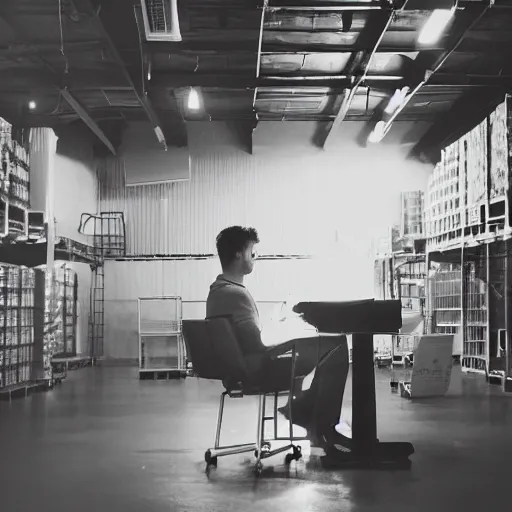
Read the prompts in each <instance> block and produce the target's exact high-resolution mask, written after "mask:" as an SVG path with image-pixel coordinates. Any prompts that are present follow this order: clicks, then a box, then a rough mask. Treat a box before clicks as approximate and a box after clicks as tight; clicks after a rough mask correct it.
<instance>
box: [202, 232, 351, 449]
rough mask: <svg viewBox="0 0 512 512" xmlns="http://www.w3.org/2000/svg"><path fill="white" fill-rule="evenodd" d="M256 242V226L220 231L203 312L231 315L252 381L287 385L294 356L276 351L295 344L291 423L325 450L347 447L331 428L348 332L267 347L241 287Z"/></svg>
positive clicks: (344, 377)
mask: <svg viewBox="0 0 512 512" xmlns="http://www.w3.org/2000/svg"><path fill="white" fill-rule="evenodd" d="M257 243H259V238H258V233H257V231H256V230H255V229H254V228H244V227H241V226H232V227H229V228H226V229H224V230H223V231H221V232H220V233H219V235H218V236H217V252H218V255H219V258H220V262H221V265H222V274H220V275H219V276H218V277H217V279H216V280H215V282H214V283H213V284H212V285H211V286H210V293H209V294H208V299H207V301H206V316H207V318H210V317H214V316H225V315H231V317H232V321H233V325H234V329H235V334H236V337H237V341H238V343H239V346H240V350H241V352H242V354H243V355H244V359H245V361H246V366H247V368H248V371H249V374H250V378H251V381H252V382H253V383H254V384H256V385H257V384H258V382H265V384H266V385H267V386H269V385H270V386H273V388H275V389H289V387H290V386H289V384H290V380H291V371H292V360H291V358H277V355H279V354H283V352H286V348H287V347H290V344H291V343H294V344H295V348H296V352H297V357H296V365H295V375H296V380H295V386H294V388H295V392H294V395H295V396H294V399H293V401H292V420H293V423H294V424H296V425H300V426H302V427H304V428H306V430H307V431H308V436H309V438H310V440H311V442H312V443H313V444H316V445H320V446H322V447H324V448H325V449H328V448H332V447H336V449H338V450H342V451H345V449H350V446H351V439H350V438H347V437H345V436H343V435H341V434H339V433H338V432H337V431H336V430H335V428H334V427H335V426H336V425H337V424H338V421H339V417H340V413H341V404H342V401H343V393H344V390H345V382H346V380H347V375H348V369H349V356H348V345H347V339H346V336H341V335H340V336H334V337H333V336H316V337H313V338H301V339H296V340H293V341H288V342H286V346H284V345H283V344H278V345H273V346H266V345H265V344H264V343H263V342H262V338H261V332H262V327H261V323H260V317H259V313H258V307H257V305H256V302H255V301H254V299H253V297H252V296H251V294H250V293H249V291H248V290H247V288H246V287H245V286H244V276H246V275H248V274H250V273H251V272H252V270H253V267H254V261H255V259H256V253H255V250H254V246H255V244H257ZM288 350H289V348H288ZM313 370H314V371H315V374H314V377H313V380H312V382H311V386H310V387H309V389H306V390H303V389H302V383H303V380H304V377H305V376H306V375H308V374H310V373H311V372H312V371H313ZM279 412H280V413H281V414H283V415H284V416H285V417H286V418H288V406H285V407H281V408H280V409H279Z"/></svg>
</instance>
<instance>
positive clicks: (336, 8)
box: [269, 1, 383, 12]
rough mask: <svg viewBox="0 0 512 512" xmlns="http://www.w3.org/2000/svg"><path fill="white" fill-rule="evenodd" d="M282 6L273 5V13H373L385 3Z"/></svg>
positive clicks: (294, 4) (288, 3)
mask: <svg viewBox="0 0 512 512" xmlns="http://www.w3.org/2000/svg"><path fill="white" fill-rule="evenodd" d="M279 3H280V4H281V5H272V6H270V7H269V9H270V10H271V11H299V12H307V11H314V12H322V11H323V12H325V11H330V12H341V11H372V10H379V9H382V4H383V2H368V1H365V2H338V3H335V2H329V3H327V2H326V3H324V4H313V5H311V4H310V5H300V2H283V1H281V2H279Z"/></svg>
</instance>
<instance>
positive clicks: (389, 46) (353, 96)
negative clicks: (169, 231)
mask: <svg viewBox="0 0 512 512" xmlns="http://www.w3.org/2000/svg"><path fill="white" fill-rule="evenodd" d="M263 1H264V0H258V1H254V0H178V8H179V11H178V12H179V25H180V31H181V35H182V41H181V42H147V41H146V40H145V36H144V29H143V27H141V25H142V21H141V13H142V11H141V2H140V0H2V1H1V2H0V73H1V77H2V78H1V80H0V116H3V117H5V118H7V119H8V120H10V121H11V122H13V124H16V125H19V126H30V127H33V126H51V127H54V128H55V129H57V130H59V129H65V128H66V127H67V126H69V124H70V123H85V124H86V125H87V126H89V128H90V129H91V131H92V132H93V133H95V134H96V137H97V140H100V141H102V145H103V146H104V147H105V148H108V149H109V150H110V152H115V151H116V149H117V147H118V145H119V141H120V137H121V134H122V131H123V129H124V128H125V127H126V125H127V123H129V122H130V121H141V120H146V121H148V129H151V124H152V125H153V127H157V126H158V127H159V128H160V129H161V131H162V136H161V137H160V140H161V141H162V147H163V146H164V145H165V144H167V145H169V146H172V145H178V146H182V145H186V143H187V135H186V133H187V132H186V123H187V122H193V121H195V120H212V121H215V120H226V121H231V122H233V123H237V126H238V127H239V129H240V130H246V131H247V133H248V134H250V133H251V132H252V130H253V129H254V127H255V126H256V125H257V123H262V122H265V121H269V120H272V121H286V122H293V121H318V133H317V136H316V138H315V139H316V144H317V145H319V146H321V147H325V148H326V149H327V148H328V144H330V143H331V140H332V138H333V137H331V134H332V133H334V132H335V131H336V127H337V126H339V124H340V123H342V122H351V121H362V122H364V123H365V126H366V127H367V131H368V133H369V132H370V131H371V130H372V128H373V126H375V123H376V122H378V121H382V122H383V123H384V125H385V127H386V129H387V128H390V127H391V125H392V124H393V122H399V121H418V122H421V123H422V124H424V123H428V124H427V126H430V129H428V130H427V131H426V133H424V134H423V135H422V136H420V137H419V138H418V141H417V144H416V145H415V147H414V149H413V150H412V154H414V155H415V156H421V157H426V158H430V156H431V155H432V154H433V153H432V151H433V150H434V149H435V148H438V147H440V146H441V145H444V144H446V143H448V142H449V141H450V139H453V138H455V137H457V136H459V135H460V133H459V132H460V131H461V130H464V129H467V127H468V126H470V125H471V123H476V122H478V121H479V120H480V118H483V116H485V115H486V114H487V113H488V111H489V110H490V109H491V108H492V107H493V106H494V105H495V104H496V103H497V102H498V101H499V100H500V99H501V98H502V97H503V94H504V93H505V92H506V91H508V90H509V89H510V88H511V87H512V59H511V58H510V57H511V53H512V31H511V30H510V28H509V27H510V26H512V9H511V8H509V5H510V4H511V2H507V1H506V0H501V1H500V0H495V1H494V2H490V1H489V0H486V1H479V0H473V1H467V0H466V1H463V0H459V2H458V9H457V11H456V13H455V16H454V18H453V21H452V22H451V24H450V25H449V26H448V28H447V30H446V31H445V33H444V35H443V36H442V38H441V39H440V40H439V41H438V42H437V43H435V44H434V45H431V46H420V45H419V44H418V42H417V40H418V35H419V33H420V30H421V28H422V27H423V25H424V24H425V22H426V21H427V19H428V17H429V16H430V14H431V10H432V9H433V8H435V7H440V6H441V7H442V6H443V4H445V5H446V4H447V1H446V0H408V1H406V2H405V4H404V0H396V1H394V2H393V1H392V0H380V1H372V0H360V1H342V0H337V1H334V0H322V1H318V0H309V1H307V2H304V0H297V1H291V0H270V2H268V3H267V2H266V1H265V3H263ZM448 3H449V2H448ZM438 4H439V5H438ZM429 9H430V10H429ZM349 21H351V23H349ZM139 29H140V30H139ZM141 34H142V35H141ZM149 77H150V79H149ZM190 87H197V88H198V90H199V91H200V95H201V98H202V103H203V105H202V109H201V110H200V111H199V112H198V113H192V112H190V111H188V110H187V107H186V99H187V97H188V93H189V91H190ZM404 87H408V96H406V99H405V101H399V102H398V104H397V105H395V109H394V111H392V112H391V114H390V113H389V112H385V108H386V107H387V106H388V103H389V100H390V98H391V97H392V95H393V94H394V93H395V91H396V90H401V89H402V88H404ZM31 100H32V101H35V102H36V104H37V106H36V108H35V109H33V110H30V109H29V108H28V104H29V101H31ZM149 123H151V124H149ZM155 137H156V135H155ZM433 148H434V149H433Z"/></svg>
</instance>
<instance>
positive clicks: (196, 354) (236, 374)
mask: <svg viewBox="0 0 512 512" xmlns="http://www.w3.org/2000/svg"><path fill="white" fill-rule="evenodd" d="M183 337H184V338H185V344H186V346H187V351H188V354H189V356H190V358H191V360H192V366H193V368H194V371H195V372H196V374H197V375H198V376H199V377H201V378H203V379H215V380H222V381H224V382H244V381H245V380H246V378H247V370H246V366H245V361H244V358H243V355H242V352H241V350H240V347H239V345H238V342H237V339H236V335H235V331H234V329H233V325H232V323H231V320H230V318H229V317H215V318H207V319H206V320H183Z"/></svg>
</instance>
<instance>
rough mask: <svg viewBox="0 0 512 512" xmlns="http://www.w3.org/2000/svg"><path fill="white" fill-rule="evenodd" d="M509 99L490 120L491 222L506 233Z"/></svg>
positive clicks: (508, 224) (508, 169) (508, 174)
mask: <svg viewBox="0 0 512 512" xmlns="http://www.w3.org/2000/svg"><path fill="white" fill-rule="evenodd" d="M509 110H510V100H509V97H508V96H507V98H506V99H505V101H504V102H503V103H502V104H501V105H499V106H498V108H497V109H496V110H495V111H494V112H493V113H492V114H491V116H490V118H489V140H490V148H489V214H488V223H489V224H490V226H491V229H493V228H494V227H496V228H498V229H501V230H503V229H504V228H505V227H506V226H510V225H511V222H510V212H509V210H510V208H509V203H508V192H509V181H510V165H509V148H510V147H512V145H509V144H511V143H512V140H510V139H511V138H512V130H509V128H508V127H509V126H511V125H512V124H511V123H510V119H509V117H510V113H509Z"/></svg>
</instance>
